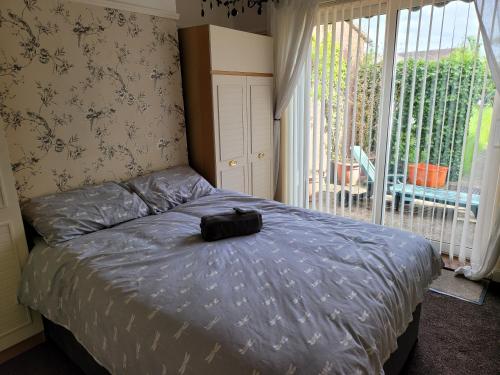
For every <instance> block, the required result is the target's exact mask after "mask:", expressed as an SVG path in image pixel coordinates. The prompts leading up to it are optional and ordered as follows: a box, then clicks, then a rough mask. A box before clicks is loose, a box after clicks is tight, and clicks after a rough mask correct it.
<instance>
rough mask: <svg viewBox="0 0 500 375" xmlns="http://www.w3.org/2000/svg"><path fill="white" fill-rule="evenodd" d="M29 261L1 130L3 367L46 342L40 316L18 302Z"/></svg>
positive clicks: (0, 336) (0, 316)
mask: <svg viewBox="0 0 500 375" xmlns="http://www.w3.org/2000/svg"><path fill="white" fill-rule="evenodd" d="M27 257H28V247H27V245H26V237H25V235H24V228H23V222H22V219H21V211H20V209H19V203H18V199H17V193H16V188H15V185H14V176H13V174H12V169H11V166H10V162H9V153H8V149H7V143H6V142H5V137H4V133H3V129H2V128H0V363H2V362H4V361H6V360H8V359H10V358H12V357H14V356H15V355H17V354H19V353H20V352H22V351H24V350H27V349H29V348H30V347H32V346H35V345H37V344H38V343H40V342H41V341H43V334H41V332H42V330H43V327H42V321H41V319H40V316H39V315H38V314H37V313H34V312H32V311H30V310H29V309H28V308H26V307H24V306H22V305H21V304H19V303H18V301H17V289H18V287H19V283H20V281H21V270H22V267H23V265H24V263H25V262H26V258H27Z"/></svg>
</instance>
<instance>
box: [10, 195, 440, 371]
mask: <svg viewBox="0 0 500 375" xmlns="http://www.w3.org/2000/svg"><path fill="white" fill-rule="evenodd" d="M236 206H238V207H247V206H251V207H255V208H257V209H259V210H260V211H261V212H262V214H263V221H264V227H263V230H262V232H260V233H259V234H256V235H251V236H246V237H238V238H232V239H226V240H222V241H218V242H211V243H208V242H203V240H202V239H201V236H200V228H199V223H200V217H201V216H203V215H206V214H212V213H220V212H224V211H229V210H231V208H232V207H236ZM440 265H441V261H440V258H439V255H438V253H437V252H436V251H434V250H433V248H432V247H431V245H430V244H429V242H428V241H426V240H425V239H423V238H421V237H419V236H416V235H412V234H411V233H407V232H402V231H398V230H393V229H390V228H385V227H380V226H376V225H370V224H366V223H362V222H357V221H353V220H349V219H344V218H340V217H335V216H330V215H326V214H319V213H315V212H312V211H307V210H302V209H295V208H291V207H289V206H285V205H282V204H279V203H276V202H272V201H266V200H262V199H258V198H254V197H248V196H243V195H240V194H236V193H228V192H222V191H218V192H216V193H214V194H211V195H208V196H205V197H202V198H199V199H197V200H195V201H192V202H189V203H186V204H183V205H181V206H178V207H176V208H175V209H172V210H170V211H168V212H167V213H164V214H161V215H153V216H147V217H143V218H140V219H136V220H133V221H129V222H126V223H123V224H120V225H118V226H116V227H113V228H110V229H105V230H101V231H98V232H94V233H91V234H86V235H83V236H80V237H78V238H75V239H72V240H70V241H68V242H65V243H63V244H61V245H59V246H57V247H44V248H39V247H37V248H36V249H35V250H34V251H33V252H32V253H31V255H30V257H29V261H28V263H27V265H26V267H25V269H24V271H23V280H22V285H21V288H20V292H19V299H20V301H21V302H22V303H23V304H26V305H28V306H30V307H31V308H33V309H34V310H37V311H39V312H41V313H42V314H43V315H44V316H46V317H47V318H49V319H50V320H52V321H54V322H56V323H58V324H60V325H62V326H64V327H67V328H68V329H70V330H71V331H72V332H73V334H74V335H75V337H76V338H77V340H78V341H79V342H80V343H81V344H82V345H83V346H84V347H85V348H86V349H87V350H88V351H89V352H90V353H91V354H92V355H93V356H94V358H95V359H96V360H97V361H98V362H99V363H101V364H102V365H103V366H104V367H106V368H107V369H108V370H109V371H110V372H112V373H113V374H134V375H136V374H140V375H143V374H144V375H146V374H149V375H156V374H249V375H250V374H254V375H255V374H262V375H264V374H323V375H324V374H379V373H381V372H383V370H382V366H383V364H384V362H385V361H386V360H387V359H388V358H389V356H390V354H391V352H393V351H394V350H396V348H397V347H396V339H397V337H398V336H399V335H400V334H402V333H403V332H404V331H405V329H406V327H407V325H408V324H409V322H410V320H411V318H412V312H413V310H414V309H415V307H416V305H417V304H418V303H420V302H421V301H422V299H423V295H424V291H425V290H426V288H427V287H428V285H429V284H430V282H431V281H432V280H433V278H435V277H436V276H437V275H438V274H439V272H440V271H439V270H440Z"/></svg>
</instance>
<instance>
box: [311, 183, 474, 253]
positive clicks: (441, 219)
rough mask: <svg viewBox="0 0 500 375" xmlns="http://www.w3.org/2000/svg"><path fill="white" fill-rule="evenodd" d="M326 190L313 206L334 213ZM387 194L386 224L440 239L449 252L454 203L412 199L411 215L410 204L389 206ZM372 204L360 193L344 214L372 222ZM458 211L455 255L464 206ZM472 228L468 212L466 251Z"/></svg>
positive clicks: (331, 197) (442, 246) (389, 197)
mask: <svg viewBox="0 0 500 375" xmlns="http://www.w3.org/2000/svg"><path fill="white" fill-rule="evenodd" d="M331 186H332V185H331ZM332 190H333V189H332ZM326 194H327V193H326V192H324V193H323V199H322V201H323V204H322V207H321V209H320V201H319V197H318V194H316V202H315V204H316V209H317V210H321V211H323V212H330V213H332V214H333V213H334V206H335V203H334V199H335V196H336V195H335V193H333V192H331V193H330V202H329V209H328V207H327V203H326V200H327V199H326ZM386 198H387V201H386V208H385V219H384V221H385V224H386V225H389V226H393V227H396V228H399V229H403V230H408V231H413V232H416V233H419V234H421V235H423V236H425V237H426V238H428V239H429V240H432V241H436V242H438V243H439V242H441V240H442V245H441V252H443V253H448V251H449V246H450V245H449V244H450V242H451V238H452V230H453V210H454V206H451V205H448V206H445V205H443V204H439V203H433V202H427V201H426V202H424V201H422V200H418V199H415V201H414V206H413V215H412V213H411V207H410V204H405V205H404V209H403V210H402V211H396V210H395V209H393V207H392V197H391V196H390V195H388V196H387V197H386ZM310 201H311V200H310ZM310 205H311V202H310ZM372 207H373V200H372V198H367V197H366V195H365V196H364V197H363V196H362V199H360V200H359V201H357V200H355V199H353V200H352V201H351V206H350V207H349V206H348V205H346V206H345V207H344V216H346V217H350V218H352V219H356V220H362V221H366V222H371V221H372ZM310 208H311V207H310ZM341 209H342V208H341V205H340V203H339V202H338V201H337V215H341ZM457 215H458V216H457V220H456V226H455V233H454V236H455V240H454V244H455V246H456V247H455V252H454V254H455V255H456V256H457V255H458V246H459V245H460V241H461V239H462V233H463V232H464V230H465V217H466V216H465V215H466V210H465V209H464V208H459V209H458V211H457ZM412 217H413V220H412ZM475 228H476V219H475V218H474V215H473V214H472V213H470V212H469V222H468V225H467V228H466V230H467V236H464V237H465V238H464V241H465V246H466V247H467V248H468V249H469V251H470V249H471V248H472V242H473V239H474V231H475Z"/></svg>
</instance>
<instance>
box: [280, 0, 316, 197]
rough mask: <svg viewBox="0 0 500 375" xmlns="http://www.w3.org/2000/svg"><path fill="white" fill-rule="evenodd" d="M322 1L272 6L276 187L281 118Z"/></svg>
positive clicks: (282, 0)
mask: <svg viewBox="0 0 500 375" xmlns="http://www.w3.org/2000/svg"><path fill="white" fill-rule="evenodd" d="M318 4H319V0H280V1H279V2H277V3H274V6H273V7H272V8H271V19H270V29H271V35H272V36H273V38H274V79H275V98H274V119H275V122H274V142H275V144H274V156H275V158H274V160H275V168H274V172H275V173H274V176H275V186H278V181H277V179H278V176H279V175H280V157H279V155H280V130H281V129H280V127H281V125H280V119H281V116H282V114H283V112H284V111H285V109H286V107H287V106H288V103H289V102H290V98H291V97H292V94H293V91H294V89H295V87H296V85H297V82H298V79H299V75H300V71H301V68H302V67H303V64H304V61H305V59H306V56H307V53H308V51H309V46H310V44H311V33H312V30H313V27H314V22H315V17H316V12H317V10H318ZM278 195H280V192H278Z"/></svg>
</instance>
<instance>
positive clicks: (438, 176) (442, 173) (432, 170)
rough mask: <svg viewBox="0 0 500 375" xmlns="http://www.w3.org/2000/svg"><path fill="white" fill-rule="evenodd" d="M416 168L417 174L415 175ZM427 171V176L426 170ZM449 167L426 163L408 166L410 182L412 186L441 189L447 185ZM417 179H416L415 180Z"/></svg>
mask: <svg viewBox="0 0 500 375" xmlns="http://www.w3.org/2000/svg"><path fill="white" fill-rule="evenodd" d="M415 168H416V169H417V173H416V174H415ZM426 169H427V176H426V173H425V170H426ZM447 174H448V167H442V166H439V165H434V164H429V165H428V166H427V167H426V164H425V163H418V164H414V163H413V164H408V182H409V183H410V184H414V185H419V186H426V187H431V188H441V187H443V186H444V185H445V183H446V175H447ZM415 177H416V178H415Z"/></svg>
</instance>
